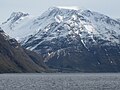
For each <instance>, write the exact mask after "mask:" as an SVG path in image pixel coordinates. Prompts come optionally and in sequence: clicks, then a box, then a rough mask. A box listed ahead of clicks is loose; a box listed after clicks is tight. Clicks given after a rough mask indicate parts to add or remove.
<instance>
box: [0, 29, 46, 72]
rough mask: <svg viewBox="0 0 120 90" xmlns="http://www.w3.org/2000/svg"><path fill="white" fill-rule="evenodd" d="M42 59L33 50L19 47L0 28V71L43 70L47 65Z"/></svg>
mask: <svg viewBox="0 0 120 90" xmlns="http://www.w3.org/2000/svg"><path fill="white" fill-rule="evenodd" d="M42 60H43V58H42V57H41V56H40V55H38V54H36V53H35V52H32V51H29V50H25V49H23V48H21V46H20V45H19V44H18V43H17V41H16V40H15V39H12V38H10V37H9V36H7V35H5V33H4V32H3V30H2V29H1V28H0V73H14V72H45V71H47V67H46V65H45V64H44V63H43V61H42Z"/></svg>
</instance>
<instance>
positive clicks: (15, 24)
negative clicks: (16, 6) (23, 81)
mask: <svg viewBox="0 0 120 90" xmlns="http://www.w3.org/2000/svg"><path fill="white" fill-rule="evenodd" d="M1 27H2V28H3V29H4V30H5V32H6V33H7V34H9V35H10V36H11V37H13V38H16V39H17V40H19V41H20V42H21V45H23V47H25V48H27V49H30V50H34V51H36V52H38V53H41V54H43V55H45V62H46V63H48V65H49V66H50V67H52V68H56V67H57V69H58V68H59V69H60V68H62V69H63V68H67V67H68V68H69V67H71V68H72V69H75V70H77V69H78V71H79V70H81V69H80V68H82V69H83V67H84V68H85V66H86V65H88V64H90V65H91V67H92V69H94V67H95V66H97V65H100V64H101V63H104V64H105V65H106V64H110V65H111V64H113V63H114V65H115V64H116V61H112V60H118V59H119V58H120V57H119V56H120V46H119V45H120V22H119V20H116V19H112V18H110V17H108V16H106V15H103V14H100V13H97V12H93V11H90V10H73V9H64V8H57V7H53V8H49V9H48V10H47V11H46V12H45V13H43V14H42V15H41V16H38V17H32V16H31V15H29V14H25V13H21V12H14V13H13V14H12V15H11V16H10V18H9V19H8V20H7V21H6V22H4V23H3V24H2V25H1ZM112 54H113V55H114V54H115V56H116V59H115V58H114V57H112V56H110V55H112ZM71 56H72V57H71ZM108 56H109V57H108ZM85 57H86V58H85ZM101 57H103V58H101ZM91 59H92V60H93V62H91V61H92V60H91ZM104 60H107V61H104ZM102 61H103V62H102ZM80 62H82V64H81V63H80ZM88 62H89V63H88ZM73 63H74V65H75V67H73V66H72V64H73ZM81 65H82V66H83V65H84V66H83V67H82V66H81ZM105 65H103V68H105ZM88 66H89V65H88ZM95 68H96V67H95ZM97 68H102V67H101V66H100V67H97ZM109 68H110V67H109ZM115 68H116V67H115ZM115 68H112V69H111V70H113V71H114V69H115ZM89 69H90V67H88V68H87V69H86V70H88V71H89ZM106 69H107V68H106ZM90 70H91V69H90ZM98 70H99V69H98ZM83 71H84V70H83Z"/></svg>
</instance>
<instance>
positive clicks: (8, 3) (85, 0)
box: [0, 0, 120, 23]
mask: <svg viewBox="0 0 120 90" xmlns="http://www.w3.org/2000/svg"><path fill="white" fill-rule="evenodd" d="M54 6H69V7H70V6H77V7H79V8H81V9H89V10H92V11H97V12H100V13H103V14H106V15H108V16H110V17H113V18H120V0H0V23H1V22H3V21H5V20H6V19H7V18H8V17H9V16H10V14H11V13H12V12H16V11H21V12H26V13H29V14H31V15H34V16H39V15H40V14H41V13H43V12H44V11H45V10H47V9H48V8H49V7H54Z"/></svg>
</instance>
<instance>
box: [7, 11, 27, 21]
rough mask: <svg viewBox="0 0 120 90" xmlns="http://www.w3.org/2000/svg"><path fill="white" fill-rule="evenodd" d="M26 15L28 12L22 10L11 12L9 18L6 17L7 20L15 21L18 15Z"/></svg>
mask: <svg viewBox="0 0 120 90" xmlns="http://www.w3.org/2000/svg"><path fill="white" fill-rule="evenodd" d="M28 15H29V14H28V13H23V12H13V13H12V14H11V15H10V18H8V20H7V21H9V20H13V21H16V20H18V19H19V18H20V17H25V16H28Z"/></svg>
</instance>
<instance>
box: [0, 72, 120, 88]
mask: <svg viewBox="0 0 120 90" xmlns="http://www.w3.org/2000/svg"><path fill="white" fill-rule="evenodd" d="M0 90H120V74H112V73H111V74H109V73H106V74H105V73H101V74H95V73H92V74H88V73H79V74H78V73H76V74H69V73H68V74H65V73H64V74H1V75H0Z"/></svg>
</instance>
